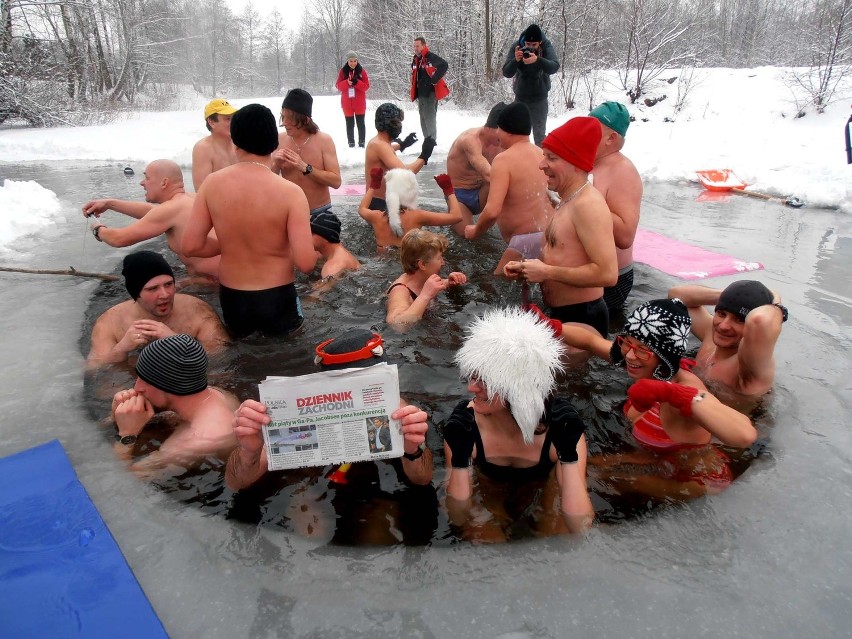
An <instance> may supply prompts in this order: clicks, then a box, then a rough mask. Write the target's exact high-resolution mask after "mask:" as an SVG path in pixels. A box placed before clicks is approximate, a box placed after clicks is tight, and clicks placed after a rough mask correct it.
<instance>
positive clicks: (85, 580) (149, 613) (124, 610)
mask: <svg viewBox="0 0 852 639" xmlns="http://www.w3.org/2000/svg"><path fill="white" fill-rule="evenodd" d="M0 620H2V621H0V627H2V630H0V635H2V636H4V637H122V638H124V637H146V638H149V637H167V636H168V635H167V634H166V631H165V630H164V629H163V625H162V624H161V623H160V620H159V619H158V618H157V615H156V613H155V612H154V609H153V608H152V607H151V604H150V602H149V601H148V598H147V597H146V596H145V593H144V592H143V591H142V588H141V587H140V586H139V583H138V582H137V581H136V577H134V575H133V572H132V571H131V570H130V566H128V565H127V561H125V559H124V555H122V554H121V549H120V548H119V547H118V544H116V543H115V539H113V537H112V534H110V531H109V529H108V528H107V526H106V524H105V523H104V521H103V519H101V516H100V513H98V511H97V509H96V508H95V505H94V504H93V503H92V500H91V499H89V495H88V494H87V493H86V489H85V488H83V485H82V484H81V483H80V480H79V479H77V474H76V473H75V472H74V468H73V467H72V466H71V462H70V461H69V460H68V457H67V455H66V454H65V450H64V449H63V448H62V444H60V443H59V441H58V440H53V441H51V442H48V443H47V444H42V445H41V446H36V447H35V448H30V449H29V450H25V451H23V452H21V453H17V454H15V455H10V456H9V457H4V458H2V459H0Z"/></svg>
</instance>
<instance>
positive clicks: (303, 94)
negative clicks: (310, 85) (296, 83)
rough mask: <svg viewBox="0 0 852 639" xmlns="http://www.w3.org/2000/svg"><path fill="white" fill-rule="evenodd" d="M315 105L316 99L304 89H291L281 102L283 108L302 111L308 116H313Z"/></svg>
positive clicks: (295, 111)
mask: <svg viewBox="0 0 852 639" xmlns="http://www.w3.org/2000/svg"><path fill="white" fill-rule="evenodd" d="M313 107H314V99H313V97H311V94H310V93H308V92H307V91H305V90H304V89H290V90H289V91H287V95H285V96H284V102H282V103H281V108H282V109H290V110H291V111H293V112H294V113H301V114H302V115H306V116H308V117H311V113H312V112H313Z"/></svg>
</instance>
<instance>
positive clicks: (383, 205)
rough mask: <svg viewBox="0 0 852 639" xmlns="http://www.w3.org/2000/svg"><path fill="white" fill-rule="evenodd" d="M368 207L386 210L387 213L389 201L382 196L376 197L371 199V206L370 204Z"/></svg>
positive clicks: (373, 209) (375, 209)
mask: <svg viewBox="0 0 852 639" xmlns="http://www.w3.org/2000/svg"><path fill="white" fill-rule="evenodd" d="M367 208H368V209H370V210H372V211H384V212H385V213H387V212H388V203H387V202H385V201H384V200H383V199H382V198H380V197H374V198H373V199H372V200H370V206H368V207H367Z"/></svg>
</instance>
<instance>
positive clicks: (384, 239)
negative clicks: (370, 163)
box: [358, 166, 462, 249]
mask: <svg viewBox="0 0 852 639" xmlns="http://www.w3.org/2000/svg"><path fill="white" fill-rule="evenodd" d="M383 177H384V182H383V181H382V178H383ZM435 182H437V183H438V186H439V187H441V190H442V191H443V193H444V197H445V198H446V200H447V208H448V211H447V212H446V213H445V212H443V211H425V210H423V209H420V208H418V207H417V178H415V177H414V173H412V172H411V171H409V170H408V169H392V170H391V171H389V172H388V173H387V175H384V176H383V175H382V169H381V168H380V167H378V166H376V167H373V169H372V171H371V172H370V182H369V184H368V188H367V190H366V192H365V193H364V197H363V198H362V199H361V204H360V205H359V206H358V215H360V216H361V217H362V218H364V219H365V220H366V221H367V222H369V223H370V226H372V227H373V233H375V235H376V244H378V246H379V248H380V249H381V248H384V247H387V246H400V245H401V244H402V237H403V235H405V234H406V233H408V232H409V231H410V230H411V229H419V228H421V227H423V226H451V225H453V224H457V223H458V222H459V221H460V220H461V219H462V213H461V207H460V205H459V200H458V198H457V197H456V195H455V193H454V192H453V183H452V180H450V176H448V175H447V174H446V173H442V174H441V175H436V176H435ZM380 188H381V189H383V190H385V195H386V197H387V202H385V201H384V200H382V202H383V203H384V205H385V208H384V210H381V209H374V208H372V207H373V206H374V205H375V202H376V198H375V197H374V194H375V193H376V192H377V191H378V190H379V189H380Z"/></svg>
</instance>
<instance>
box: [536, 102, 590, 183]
mask: <svg viewBox="0 0 852 639" xmlns="http://www.w3.org/2000/svg"><path fill="white" fill-rule="evenodd" d="M600 143H601V123H600V122H599V121H598V120H597V119H595V118H591V117H588V116H585V115H584V116H580V117H577V118H572V119H570V120H568V121H567V122H566V123H565V124H563V125H562V126H561V127H559V128H558V129H554V130H553V131H551V132H550V133H548V134H547V137H545V138H544V141H543V142H542V143H541V146H542V148H544V149H547V150H548V151H552V152H553V153H555V154H556V155H558V156H559V157H561V158H562V159H563V160H565V161H566V162H570V163H571V164H573V165H574V166H576V167H577V168H578V169H580V170H581V171H586V172H587V173H588V172H589V171H591V170H592V167H593V166H594V164H595V155H596V154H597V152H598V145H599V144H600Z"/></svg>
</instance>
